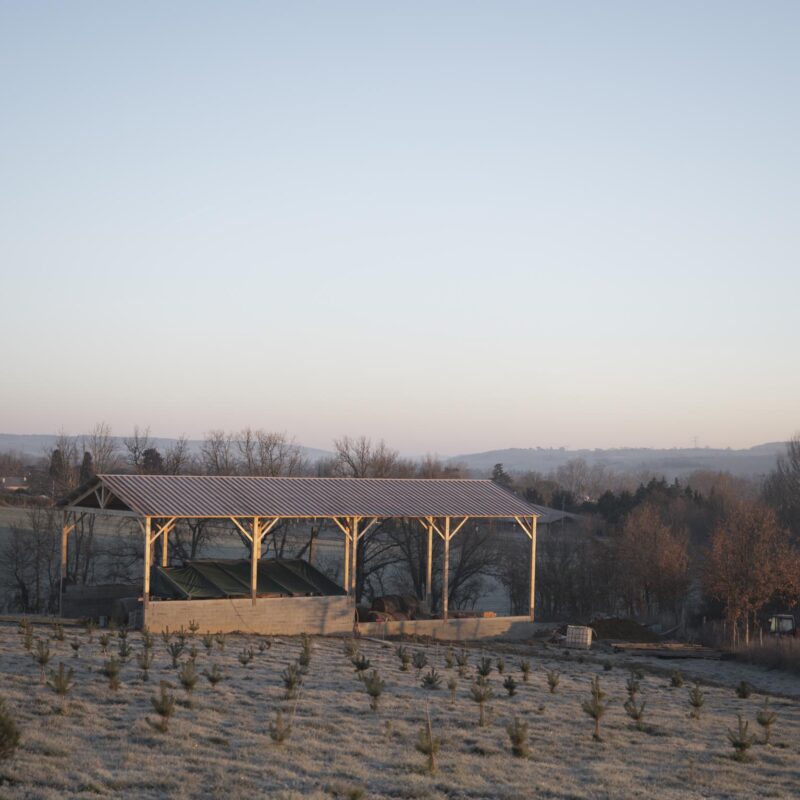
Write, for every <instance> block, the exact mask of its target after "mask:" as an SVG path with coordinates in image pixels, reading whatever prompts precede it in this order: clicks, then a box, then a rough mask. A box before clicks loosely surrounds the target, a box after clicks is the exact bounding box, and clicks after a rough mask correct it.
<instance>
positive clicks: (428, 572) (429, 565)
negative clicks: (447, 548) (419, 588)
mask: <svg viewBox="0 0 800 800" xmlns="http://www.w3.org/2000/svg"><path fill="white" fill-rule="evenodd" d="M426 528H427V531H428V559H427V561H426V562H425V602H426V603H427V604H428V613H429V614H430V613H431V607H432V605H433V603H432V600H433V525H431V524H430V522H429V523H428V524H427V526H426Z"/></svg>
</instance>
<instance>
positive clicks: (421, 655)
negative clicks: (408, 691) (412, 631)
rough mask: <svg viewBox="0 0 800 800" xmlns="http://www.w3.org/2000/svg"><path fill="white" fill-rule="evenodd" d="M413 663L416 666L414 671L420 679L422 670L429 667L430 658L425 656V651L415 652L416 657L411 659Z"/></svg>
mask: <svg viewBox="0 0 800 800" xmlns="http://www.w3.org/2000/svg"><path fill="white" fill-rule="evenodd" d="M411 663H412V664H413V665H414V669H416V671H417V677H418V678H419V676H420V673H421V672H422V670H423V669H425V667H427V666H428V656H426V655H425V651H424V650H415V651H414V656H413V657H412V659H411Z"/></svg>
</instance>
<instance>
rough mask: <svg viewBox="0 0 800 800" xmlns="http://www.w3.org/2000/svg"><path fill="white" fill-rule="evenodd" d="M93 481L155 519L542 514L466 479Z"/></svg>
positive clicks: (86, 503) (70, 500)
mask: <svg viewBox="0 0 800 800" xmlns="http://www.w3.org/2000/svg"><path fill="white" fill-rule="evenodd" d="M95 481H96V484H97V485H103V486H105V487H106V488H107V489H109V490H110V491H111V492H112V493H113V494H114V495H115V496H116V497H117V498H118V499H119V500H120V501H122V503H123V504H124V505H125V506H126V507H127V508H129V509H130V510H132V511H134V512H136V513H137V514H141V515H142V516H151V517H255V516H258V517H334V516H336V517H338V516H342V517H344V516H361V517H425V516H436V517H446V516H452V517H463V516H467V517H514V516H526V517H531V516H539V511H538V510H537V509H536V508H535V507H534V506H532V505H530V504H529V503H526V502H525V501H524V500H520V499H519V498H518V497H516V496H515V495H513V494H511V492H508V491H506V490H505V489H503V488H502V487H500V486H498V485H497V484H496V483H493V482H492V481H488V480H469V479H463V478H258V477H240V476H220V477H217V476H205V475H202V476H201V475H98V476H97V477H96V478H95ZM90 488H91V484H87V485H86V486H84V487H82V490H78V491H76V492H73V493H72V495H70V496H69V497H66V498H64V500H62V501H61V502H60V503H59V505H61V506H62V507H68V506H70V507H80V508H86V507H92V506H93V505H94V504H96V501H95V500H94V495H90V497H89V498H87V499H86V500H83V501H81V500H79V498H80V497H81V495H82V494H85V493H86V491H87V490H88V489H90ZM76 500H77V501H78V502H76ZM112 507H116V508H118V507H119V506H118V505H116V504H115V505H114V506H112Z"/></svg>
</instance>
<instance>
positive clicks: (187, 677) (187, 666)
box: [178, 659, 200, 707]
mask: <svg viewBox="0 0 800 800" xmlns="http://www.w3.org/2000/svg"><path fill="white" fill-rule="evenodd" d="M178 680H179V681H180V682H181V686H183V688H184V690H185V691H186V698H187V700H188V703H189V707H191V705H192V692H193V691H194V687H195V686H197V681H199V680H200V676H199V675H198V674H197V668H196V667H195V665H194V661H192V660H191V659H189V660H188V661H184V662H183V665H182V666H181V669H180V672H178Z"/></svg>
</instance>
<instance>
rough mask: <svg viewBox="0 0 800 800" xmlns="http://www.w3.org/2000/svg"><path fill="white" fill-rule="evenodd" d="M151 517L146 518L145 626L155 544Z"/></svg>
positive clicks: (143, 597)
mask: <svg viewBox="0 0 800 800" xmlns="http://www.w3.org/2000/svg"><path fill="white" fill-rule="evenodd" d="M150 527H151V525H150V517H145V518H144V593H143V594H142V605H143V606H144V610H145V620H144V624H145V625H147V616H146V613H147V608H148V606H149V605H150V562H151V561H152V560H153V543H152V541H151V540H150Z"/></svg>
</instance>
